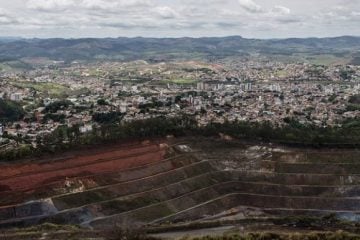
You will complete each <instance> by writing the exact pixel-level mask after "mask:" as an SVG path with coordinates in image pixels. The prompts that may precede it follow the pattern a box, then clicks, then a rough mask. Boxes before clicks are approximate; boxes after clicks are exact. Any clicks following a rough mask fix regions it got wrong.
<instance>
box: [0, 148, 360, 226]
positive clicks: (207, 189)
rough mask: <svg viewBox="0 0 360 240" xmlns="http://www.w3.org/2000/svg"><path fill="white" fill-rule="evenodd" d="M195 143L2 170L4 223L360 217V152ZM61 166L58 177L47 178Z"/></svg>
mask: <svg viewBox="0 0 360 240" xmlns="http://www.w3.org/2000/svg"><path fill="white" fill-rule="evenodd" d="M188 146H191V148H189V147H187V146H185V145H183V144H180V145H175V146H173V147H167V148H166V150H165V148H163V147H160V145H157V144H149V145H146V146H137V147H132V148H131V149H130V150H129V151H130V152H127V154H125V153H124V150H121V149H120V150H118V151H116V155H117V156H114V157H111V158H101V159H98V160H96V159H95V158H99V156H94V157H93V156H92V157H89V158H88V160H86V159H82V158H81V160H79V161H78V162H77V161H75V162H71V163H69V165H66V167H65V165H61V164H60V163H59V164H56V165H54V167H51V164H50V166H49V165H48V164H45V166H44V168H39V169H40V172H41V174H40V173H39V172H35V171H33V170H31V171H30V170H27V171H23V172H21V173H16V174H11V175H8V177H5V176H3V178H2V179H0V183H1V184H2V185H6V186H8V188H10V190H5V191H3V194H4V195H3V196H4V199H3V200H2V202H3V206H2V207H1V208H0V227H9V226H26V225H33V224H38V223H44V222H52V223H57V224H79V225H83V226H87V227H93V228H100V229H102V228H107V227H111V226H113V225H114V224H132V223H137V224H155V225H156V224H163V223H168V222H184V221H204V220H223V219H246V218H254V217H255V218H259V217H262V218H264V217H265V218H266V217H274V216H275V217H277V216H284V215H285V216H286V215H298V214H301V215H303V214H304V215H327V214H330V213H332V214H336V215H338V216H339V217H342V218H347V219H352V220H357V221H359V220H360V201H359V200H360V162H358V159H360V153H359V152H357V151H348V152H332V153H328V152H321V151H317V152H310V153H306V152H303V151H294V150H291V151H279V150H278V149H272V148H264V147H251V146H250V147H249V146H240V147H239V146H235V147H234V146H231V147H226V145H225V148H224V145H222V146H219V145H218V149H217V148H216V147H213V148H208V146H207V147H205V148H201V147H200V148H199V146H198V144H197V143H195V144H193V143H189V144H188ZM191 149H193V150H192V151H190V152H189V150H191ZM195 150H199V151H195ZM165 155H167V157H168V158H164V156H165ZM144 156H146V157H144ZM61 166H62V167H63V168H62V169H61ZM94 166H95V167H94ZM110 166H112V168H110ZM91 167H94V168H91ZM84 169H92V170H91V171H90V170H89V171H85V172H84V171H83V170H84ZM59 171H60V173H58V174H57V176H56V177H55V178H53V179H54V180H52V181H47V183H46V184H43V185H41V184H40V183H41V181H40V179H41V180H43V179H46V177H47V176H49V175H50V173H51V174H52V173H57V172H59ZM14 172H16V171H14ZM76 172H77V173H76ZM24 177H28V179H34V181H33V184H26V187H22V186H20V184H16V183H19V181H20V180H19V179H23V178H24ZM10 183H15V186H14V187H12V185H11V184H10ZM17 192H20V193H21V194H19V193H17ZM6 194H9V196H8V197H5V195H6ZM30 196H31V197H32V198H33V199H34V201H31V202H26V203H22V204H21V203H20V204H15V205H14V204H12V205H9V203H11V198H13V199H14V198H15V199H16V201H20V200H22V201H24V200H26V199H30ZM36 199H38V200H36ZM39 199H40V200H39Z"/></svg>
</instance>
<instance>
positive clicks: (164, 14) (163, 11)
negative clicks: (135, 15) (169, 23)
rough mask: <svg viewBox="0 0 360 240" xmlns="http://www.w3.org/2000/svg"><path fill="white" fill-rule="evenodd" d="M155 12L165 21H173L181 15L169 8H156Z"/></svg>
mask: <svg viewBox="0 0 360 240" xmlns="http://www.w3.org/2000/svg"><path fill="white" fill-rule="evenodd" d="M154 12H155V13H157V14H158V16H160V17H161V18H164V19H172V18H176V17H178V16H179V13H177V12H176V11H175V10H174V9H172V8H171V7H168V6H161V7H156V8H155V9H154Z"/></svg>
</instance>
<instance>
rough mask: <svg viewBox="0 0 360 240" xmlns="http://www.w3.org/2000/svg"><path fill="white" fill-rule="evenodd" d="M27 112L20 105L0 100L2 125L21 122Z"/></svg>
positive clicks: (0, 120)
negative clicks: (3, 123)
mask: <svg viewBox="0 0 360 240" xmlns="http://www.w3.org/2000/svg"><path fill="white" fill-rule="evenodd" d="M24 114H25V112H24V110H23V108H22V107H21V105H20V104H18V103H16V102H13V101H10V100H3V99H0V123H1V122H12V121H17V120H20V119H21V118H22V117H23V116H24Z"/></svg>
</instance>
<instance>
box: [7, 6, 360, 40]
mask: <svg viewBox="0 0 360 240" xmlns="http://www.w3.org/2000/svg"><path fill="white" fill-rule="evenodd" d="M227 35H241V36H243V37H248V38H285V37H327V36H340V35H356V36H360V0H0V36H21V37H41V38H47V37H65V38H69V37H71V38H78V37H119V36H127V37H134V36H143V37H182V36H189V37H200V36H227Z"/></svg>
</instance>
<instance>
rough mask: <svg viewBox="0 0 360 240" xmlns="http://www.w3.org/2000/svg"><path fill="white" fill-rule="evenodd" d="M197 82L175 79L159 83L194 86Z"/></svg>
mask: <svg viewBox="0 0 360 240" xmlns="http://www.w3.org/2000/svg"><path fill="white" fill-rule="evenodd" d="M197 82H198V81H197V80H194V79H185V78H175V79H167V80H162V81H161V83H163V84H168V83H170V84H179V85H192V84H196V83H197Z"/></svg>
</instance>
